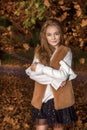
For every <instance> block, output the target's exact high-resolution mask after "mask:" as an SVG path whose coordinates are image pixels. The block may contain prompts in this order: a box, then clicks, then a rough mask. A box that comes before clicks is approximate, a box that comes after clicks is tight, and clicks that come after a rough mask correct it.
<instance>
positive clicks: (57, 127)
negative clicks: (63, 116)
mask: <svg viewBox="0 0 87 130" xmlns="http://www.w3.org/2000/svg"><path fill="white" fill-rule="evenodd" d="M53 130H64V127H63V126H62V125H61V124H58V125H57V126H55V127H54V128H53Z"/></svg>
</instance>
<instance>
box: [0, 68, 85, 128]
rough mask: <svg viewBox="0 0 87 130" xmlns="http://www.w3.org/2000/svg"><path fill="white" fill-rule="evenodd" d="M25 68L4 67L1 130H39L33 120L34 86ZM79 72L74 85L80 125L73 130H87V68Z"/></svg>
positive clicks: (0, 82)
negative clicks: (36, 129) (31, 114)
mask: <svg viewBox="0 0 87 130" xmlns="http://www.w3.org/2000/svg"><path fill="white" fill-rule="evenodd" d="M25 68H26V67H25V66H24V67H20V66H15V67H13V66H0V130H35V128H34V126H33V123H32V120H31V116H30V111H31V109H32V106H31V103H30V101H31V98H32V93H33V88H34V82H33V81H32V80H31V79H29V77H28V76H27V75H26V74H25ZM75 71H76V73H77V75H78V76H77V78H76V79H75V80H73V82H72V83H73V89H74V92H75V99H76V103H75V105H74V106H75V109H76V113H77V116H78V121H77V122H76V124H75V126H74V127H73V128H72V130H87V68H85V69H81V68H80V69H79V68H78V69H77V70H75ZM49 130H51V129H50V128H49Z"/></svg>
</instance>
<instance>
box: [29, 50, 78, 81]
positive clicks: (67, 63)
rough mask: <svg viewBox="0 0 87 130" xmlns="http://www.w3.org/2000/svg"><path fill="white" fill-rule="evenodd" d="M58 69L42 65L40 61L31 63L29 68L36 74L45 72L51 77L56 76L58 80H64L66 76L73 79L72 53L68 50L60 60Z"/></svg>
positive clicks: (74, 75)
mask: <svg viewBox="0 0 87 130" xmlns="http://www.w3.org/2000/svg"><path fill="white" fill-rule="evenodd" d="M59 63H60V65H61V66H60V69H59V70H57V69H54V68H52V67H48V66H44V65H43V64H41V63H34V64H32V65H31V70H32V71H35V73H36V74H46V75H48V76H50V77H52V78H58V79H60V80H66V79H67V78H69V79H70V80H71V79H74V78H76V74H75V73H74V72H73V70H72V69H71V64H72V53H71V51H68V53H67V55H66V56H65V58H64V59H63V60H61V61H60V62H59Z"/></svg>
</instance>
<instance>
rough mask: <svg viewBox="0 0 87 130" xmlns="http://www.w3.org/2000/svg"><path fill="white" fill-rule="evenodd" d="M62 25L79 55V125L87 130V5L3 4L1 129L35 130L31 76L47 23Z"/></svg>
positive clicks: (70, 1)
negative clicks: (41, 36) (51, 20)
mask: <svg viewBox="0 0 87 130" xmlns="http://www.w3.org/2000/svg"><path fill="white" fill-rule="evenodd" d="M49 18H55V19H57V20H59V21H60V22H61V23H62V26H63V30H64V40H65V43H64V44H65V45H66V46H70V48H71V49H72V52H73V69H74V71H75V72H76V73H77V74H78V76H77V78H76V79H75V80H74V81H73V86H74V87H73V88H74V91H75V97H76V104H75V108H76V111H77V115H78V122H77V124H75V126H74V128H73V129H72V130H87V96H86V92H87V1H86V0H8V1H7V0H0V130H34V126H33V125H32V120H31V116H30V110H31V109H32V106H31V104H30V101H31V97H32V92H33V86H34V82H33V81H32V80H30V79H29V77H28V76H27V75H26V74H25V69H26V68H27V67H28V66H29V65H30V64H31V62H32V59H33V55H34V49H35V47H36V45H37V44H38V43H39V31H40V28H41V26H42V24H43V22H44V21H45V20H47V19H49Z"/></svg>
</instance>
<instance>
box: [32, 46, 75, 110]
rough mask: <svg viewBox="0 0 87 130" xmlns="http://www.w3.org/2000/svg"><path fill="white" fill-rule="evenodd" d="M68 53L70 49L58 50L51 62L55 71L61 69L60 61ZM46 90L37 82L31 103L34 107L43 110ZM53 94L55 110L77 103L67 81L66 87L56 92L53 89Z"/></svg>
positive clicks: (62, 48)
mask: <svg viewBox="0 0 87 130" xmlns="http://www.w3.org/2000/svg"><path fill="white" fill-rule="evenodd" d="M68 51H69V48H68V47H65V46H63V45H61V46H60V47H59V48H58V51H57V52H56V53H55V55H54V57H53V59H52V60H51V62H50V66H51V67H53V68H55V69H59V67H60V65H59V61H60V60H62V59H63V58H64V57H65V56H66V54H67V52H68ZM51 87H52V86H51ZM45 90H46V85H42V84H39V83H37V82H35V88H34V93H33V98H32V101H31V104H32V105H33V106H34V107H36V108H38V109H40V108H41V105H42V99H43V96H44V93H45ZM52 92H53V95H54V105H55V109H63V108H67V107H69V106H72V105H73V104H74V102H75V100H74V93H73V88H72V83H71V81H67V83H66V85H65V86H64V87H60V88H59V89H58V90H55V89H54V88H53V87H52Z"/></svg>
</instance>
